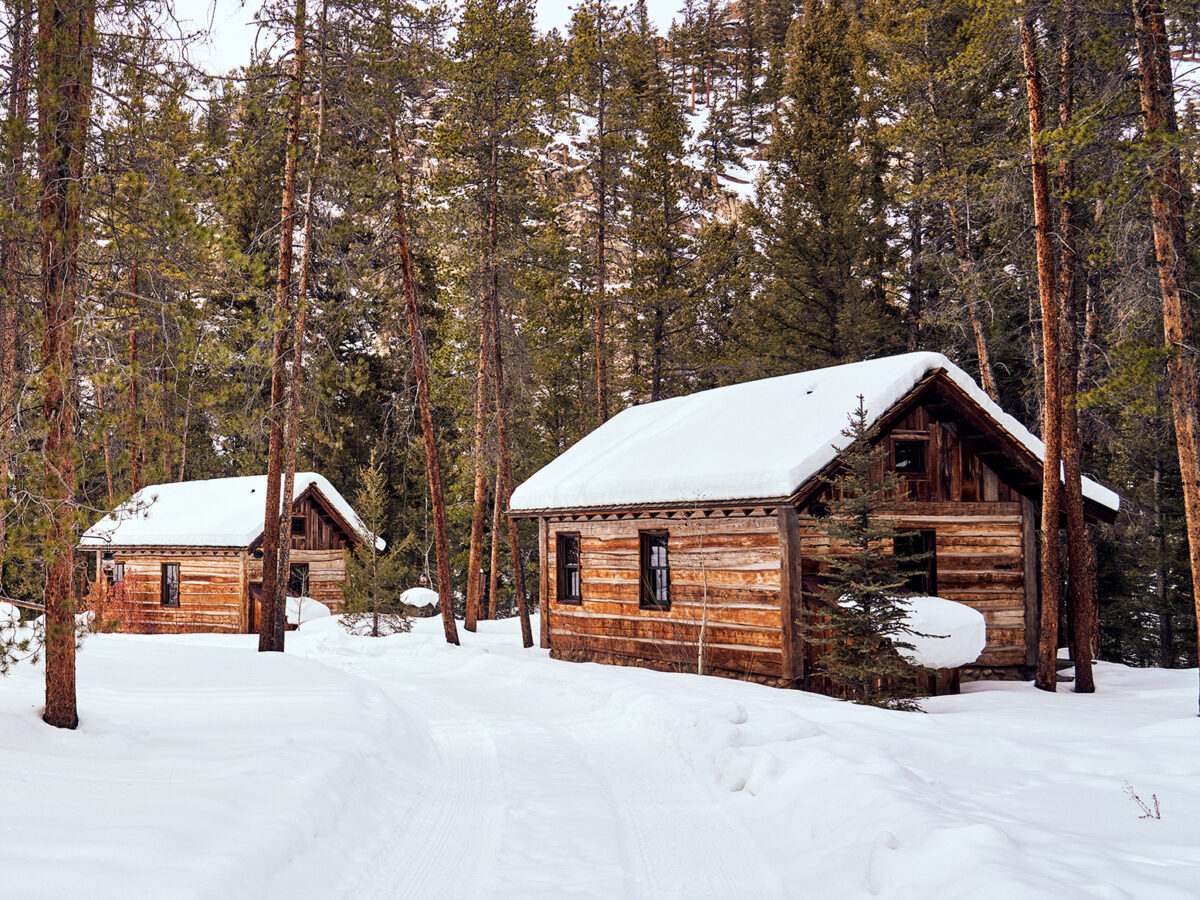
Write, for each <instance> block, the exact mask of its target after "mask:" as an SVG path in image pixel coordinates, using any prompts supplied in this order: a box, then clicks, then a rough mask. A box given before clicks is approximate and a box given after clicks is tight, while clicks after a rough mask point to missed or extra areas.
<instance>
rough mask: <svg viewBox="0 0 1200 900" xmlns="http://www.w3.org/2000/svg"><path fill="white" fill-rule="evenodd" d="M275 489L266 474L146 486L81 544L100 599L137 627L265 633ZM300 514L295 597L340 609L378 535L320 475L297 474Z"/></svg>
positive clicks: (295, 527)
mask: <svg viewBox="0 0 1200 900" xmlns="http://www.w3.org/2000/svg"><path fill="white" fill-rule="evenodd" d="M266 488H267V478H266V476H265V475H257V476H247V477H240V478H219V479H213V480H208V481H187V482H180V483H176V484H156V485H150V486H149V487H145V488H142V489H141V490H140V491H138V492H137V493H136V494H135V495H134V496H133V497H131V498H130V499H129V500H128V501H127V502H126V503H124V504H122V505H121V506H120V507H118V508H117V509H116V510H114V511H113V512H112V513H111V514H109V515H107V516H105V517H104V518H103V519H101V520H100V521H99V522H97V523H96V524H94V525H93V526H92V527H91V528H89V529H88V530H87V531H86V532H85V533H84V535H83V537H82V539H81V541H80V549H81V550H83V551H86V552H89V553H94V554H95V558H96V567H95V572H96V580H95V582H94V583H93V587H92V591H91V598H90V599H91V602H92V604H93V606H97V607H99V610H98V612H99V614H100V615H101V616H102V617H103V618H104V619H105V620H107V621H112V620H115V621H116V622H117V623H118V624H119V627H120V628H121V629H122V630H123V631H127V632H134V633H141V634H162V633H178V632H195V631H213V632H232V633H245V632H254V631H257V630H258V624H259V623H258V617H259V615H260V614H261V602H262V550H261V544H262V531H263V509H264V507H265V501H266ZM290 517H291V524H290V529H291V573H290V579H289V584H288V595H289V596H293V597H310V598H312V599H313V600H314V601H316V602H319V603H322V604H324V605H325V606H327V607H329V609H330V611H331V612H336V611H337V608H338V604H339V603H340V601H341V599H342V584H343V582H344V581H345V579H346V554H347V553H349V552H350V551H351V550H352V549H353V547H354V546H355V544H356V543H357V542H358V541H361V540H371V539H372V538H371V535H370V534H369V532H368V531H367V529H366V528H365V526H364V525H363V524H362V521H361V520H360V519H359V517H358V515H357V514H356V513H355V512H354V510H353V509H352V508H351V506H350V504H349V503H347V502H346V500H345V498H343V497H342V495H341V494H340V493H339V492H338V490H337V489H336V488H335V487H334V486H333V485H332V484H330V483H329V481H328V480H327V479H325V478H323V477H322V476H320V475H318V474H317V473H315V472H297V473H296V480H295V490H294V494H293V499H292V503H291V512H290ZM375 541H376V544H377V545H378V546H381V545H382V541H381V540H380V539H377V538H376V539H375Z"/></svg>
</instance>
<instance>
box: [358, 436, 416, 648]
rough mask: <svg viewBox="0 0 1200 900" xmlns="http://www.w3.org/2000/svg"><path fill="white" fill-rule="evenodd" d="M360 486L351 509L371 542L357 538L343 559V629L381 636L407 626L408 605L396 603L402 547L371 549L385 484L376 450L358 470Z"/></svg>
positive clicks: (383, 506)
mask: <svg viewBox="0 0 1200 900" xmlns="http://www.w3.org/2000/svg"><path fill="white" fill-rule="evenodd" d="M359 481H360V487H359V489H358V492H357V493H356V494H355V495H354V510H355V512H357V513H358V515H359V518H360V519H362V523H363V525H365V526H366V529H367V532H368V533H369V534H370V535H371V536H372V539H370V540H360V541H359V542H358V543H357V544H356V545H355V547H354V552H353V553H352V554H350V556H348V557H347V559H346V582H345V584H344V585H343V588H342V598H343V600H342V606H341V612H342V627H343V628H345V629H346V630H347V631H349V632H350V633H351V634H361V635H365V636H368V637H384V636H386V635H389V634H400V633H404V632H408V631H411V630H412V619H411V618H410V616H409V611H408V609H407V607H406V606H405V605H404V604H403V603H401V602H400V593H401V590H402V587H403V580H404V564H403V559H402V554H403V552H404V550H405V549H406V547H405V546H404V545H393V546H391V547H389V548H388V550H387V552H381V551H380V550H378V549H377V548H376V547H375V541H374V538H376V537H378V536H379V533H380V531H379V530H380V528H381V526H382V525H383V522H384V519H385V517H386V515H387V505H388V493H389V489H388V484H387V478H386V476H385V475H384V471H383V464H382V463H381V462H380V459H379V452H378V450H374V451H372V452H371V461H370V463H368V464H367V465H365V466H363V468H362V469H361V470H360V471H359Z"/></svg>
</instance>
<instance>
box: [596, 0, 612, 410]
mask: <svg viewBox="0 0 1200 900" xmlns="http://www.w3.org/2000/svg"><path fill="white" fill-rule="evenodd" d="M604 11H605V2H601V3H599V4H597V22H596V40H597V48H596V49H597V60H598V64H599V75H598V78H597V94H596V139H597V140H598V141H599V144H600V146H599V148H598V152H599V155H598V167H597V172H596V321H595V337H596V422H597V424H599V425H603V424H604V423H605V422H607V421H608V416H609V408H608V339H607V337H606V330H607V323H608V297H607V296H606V290H607V284H606V280H607V266H608V248H607V247H606V246H605V240H606V238H605V228H606V226H607V224H608V222H607V218H608V140H607V135H606V134H605V131H604V117H605V113H606V111H607V106H608V85H607V83H606V82H605V80H604V27H605V25H604Z"/></svg>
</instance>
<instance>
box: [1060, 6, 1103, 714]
mask: <svg viewBox="0 0 1200 900" xmlns="http://www.w3.org/2000/svg"><path fill="white" fill-rule="evenodd" d="M1074 55H1075V7H1074V3H1073V2H1067V3H1066V4H1065V5H1064V10H1063V22H1062V34H1061V44H1060V50H1059V79H1058V126H1059V129H1060V130H1061V131H1062V132H1063V133H1064V134H1065V133H1066V132H1067V129H1068V128H1070V126H1071V116H1072V114H1073V112H1074V110H1073V104H1074V100H1075V59H1074ZM1074 190H1075V167H1074V162H1073V161H1072V159H1071V154H1070V150H1069V149H1067V150H1064V152H1063V155H1062V160H1061V162H1060V163H1059V166H1058V196H1059V205H1058V246H1059V259H1058V264H1059V268H1058V272H1059V274H1058V283H1057V287H1058V308H1059V314H1060V316H1061V328H1062V334H1061V339H1062V371H1061V385H1060V389H1061V393H1062V456H1063V472H1064V476H1065V479H1064V480H1065V485H1064V489H1063V500H1064V506H1065V509H1066V518H1067V557H1068V560H1069V566H1070V568H1069V572H1070V594H1069V601H1070V610H1071V615H1070V620H1071V658H1072V659H1073V660H1074V662H1075V692H1076V693H1077V694H1091V693H1094V692H1095V690H1096V682H1095V679H1094V677H1093V675H1092V654H1093V653H1094V652H1095V646H1094V644H1093V641H1094V639H1095V638H1094V632H1095V630H1096V563H1095V560H1094V558H1093V554H1092V544H1091V536H1090V535H1089V534H1088V528H1087V522H1086V520H1085V519H1084V515H1083V470H1082V467H1081V461H1080V446H1079V444H1080V440H1079V403H1078V395H1079V303H1078V291H1077V289H1076V277H1075V270H1076V265H1077V258H1076V249H1075V248H1076V243H1077V234H1076V225H1075V198H1074V196H1073V193H1074Z"/></svg>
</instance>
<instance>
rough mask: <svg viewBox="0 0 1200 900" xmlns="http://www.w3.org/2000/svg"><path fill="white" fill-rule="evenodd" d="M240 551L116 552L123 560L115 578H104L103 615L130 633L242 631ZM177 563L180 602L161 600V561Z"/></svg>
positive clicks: (118, 558)
mask: <svg viewBox="0 0 1200 900" xmlns="http://www.w3.org/2000/svg"><path fill="white" fill-rule="evenodd" d="M244 556H245V554H244V553H239V552H237V551H207V552H205V551H194V552H162V551H158V552H155V551H145V552H130V553H122V552H120V551H118V552H116V553H115V555H114V561H115V562H118V563H124V564H125V578H124V580H123V581H121V582H120V583H119V584H116V585H111V586H110V585H107V584H103V585H102V588H101V594H102V598H103V607H102V609H101V610H100V611H99V614H100V616H101V617H102V619H104V620H105V621H111V622H115V623H116V624H117V626H118V627H119V628H120V629H121V630H122V631H125V632H128V633H132V634H179V633H183V632H194V631H215V632H229V633H235V634H236V633H240V632H243V631H245V630H246V628H247V619H246V613H247V610H246V604H245V600H244V598H245V584H246V580H245V567H244ZM164 563H178V565H179V606H178V607H174V606H163V605H162V566H163V564H164Z"/></svg>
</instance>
